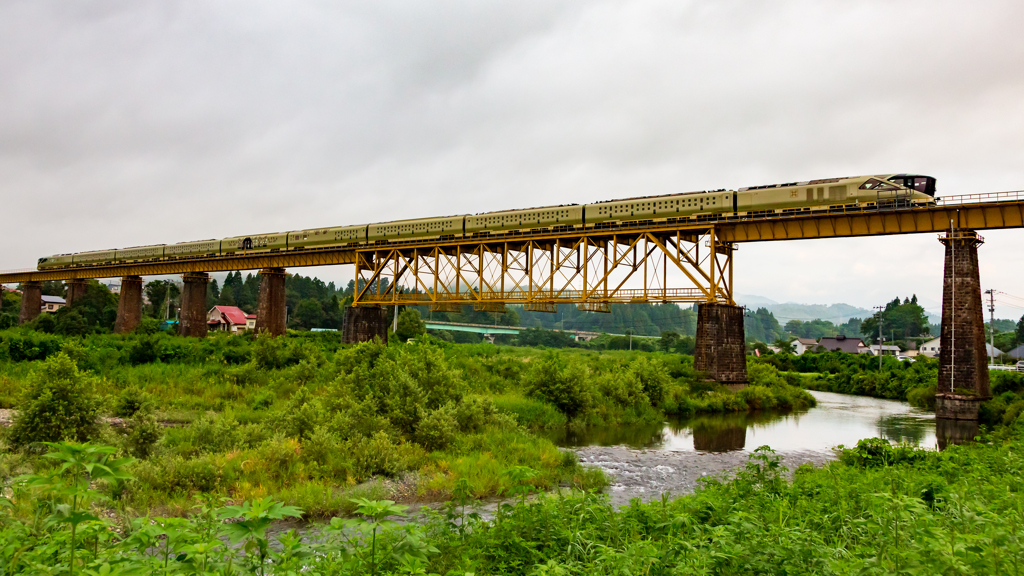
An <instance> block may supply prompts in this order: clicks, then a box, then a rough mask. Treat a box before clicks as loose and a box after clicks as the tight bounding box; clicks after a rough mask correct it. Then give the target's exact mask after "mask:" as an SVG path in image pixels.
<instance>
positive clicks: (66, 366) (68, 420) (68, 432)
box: [7, 352, 100, 448]
mask: <svg viewBox="0 0 1024 576" xmlns="http://www.w3.org/2000/svg"><path fill="white" fill-rule="evenodd" d="M90 388H91V387H90V386H89V383H88V381H87V379H86V376H85V375H84V374H82V373H81V372H79V370H78V366H76V365H75V363H74V361H72V360H71V358H69V357H68V355H67V354H65V353H64V352H60V353H58V354H56V355H54V356H51V357H50V358H47V359H46V360H45V361H43V363H42V365H41V366H40V367H39V368H38V369H36V370H34V371H33V372H32V374H30V376H29V389H28V394H27V395H26V398H28V401H27V402H26V403H25V404H24V405H23V406H22V408H21V410H19V411H18V414H17V416H15V417H14V425H13V426H11V430H10V433H9V434H8V436H7V441H8V442H10V444H11V446H14V447H16V448H20V447H23V446H29V445H33V444H36V443H39V442H59V441H61V440H75V441H78V442H85V441H87V440H89V439H90V438H91V437H92V436H94V435H95V434H96V433H97V432H98V427H99V416H100V413H99V410H100V401H99V400H98V399H97V398H96V397H95V396H94V395H93V393H92V391H91V390H90Z"/></svg>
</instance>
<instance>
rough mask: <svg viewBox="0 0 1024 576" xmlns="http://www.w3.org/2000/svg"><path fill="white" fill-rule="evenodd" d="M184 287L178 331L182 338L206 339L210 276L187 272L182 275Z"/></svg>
mask: <svg viewBox="0 0 1024 576" xmlns="http://www.w3.org/2000/svg"><path fill="white" fill-rule="evenodd" d="M181 280H182V282H184V284H185V285H184V287H182V289H181V315H180V316H179V317H178V330H179V333H180V334H181V335H182V336H192V337H195V338H205V337H206V328H207V326H206V284H207V283H209V281H210V275H209V274H204V273H203V272H186V273H184V274H182V275H181Z"/></svg>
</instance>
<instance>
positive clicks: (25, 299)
mask: <svg viewBox="0 0 1024 576" xmlns="http://www.w3.org/2000/svg"><path fill="white" fill-rule="evenodd" d="M42 308H43V283H42V282H22V283H21V312H20V313H19V314H18V324H25V323H27V322H31V321H33V320H35V319H36V317H37V316H39V313H40V312H41V311H42Z"/></svg>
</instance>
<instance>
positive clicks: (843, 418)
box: [552, 391, 977, 504]
mask: <svg viewBox="0 0 1024 576" xmlns="http://www.w3.org/2000/svg"><path fill="white" fill-rule="evenodd" d="M811 394H812V395H814V397H815V399H816V400H817V401H818V405H817V406H815V407H814V408H811V409H809V410H804V411H799V412H790V413H777V412H759V413H751V414H714V415H702V416H697V417H694V418H688V419H678V420H670V421H668V422H664V423H661V424H657V425H648V426H628V427H626V426H614V427H599V428H592V429H589V430H586V431H585V432H583V433H579V434H570V433H568V432H562V433H559V434H555V435H554V436H553V437H552V440H554V441H555V442H556V443H558V444H559V445H561V446H563V447H571V448H574V449H576V450H577V452H578V453H579V456H580V460H581V461H582V462H583V463H585V464H591V465H595V466H599V467H600V468H602V469H604V470H605V471H606V472H607V473H608V474H609V475H610V476H611V477H612V478H613V482H612V485H611V487H610V492H611V495H612V499H613V500H614V501H616V502H618V503H623V504H624V503H626V502H628V501H629V500H630V499H631V498H634V497H639V498H641V499H644V500H649V499H655V498H659V497H660V496H661V494H662V493H663V492H668V493H669V494H673V495H678V494H685V493H689V492H692V491H693V490H694V489H695V488H696V486H697V485H698V482H699V480H700V478H702V477H705V476H720V475H727V474H728V473H729V472H730V471H731V470H734V469H736V468H737V467H740V466H742V465H743V464H744V463H746V461H747V458H748V456H749V453H750V452H752V451H753V450H755V449H757V448H758V447H759V446H764V445H767V446H769V447H771V448H772V449H773V450H775V451H776V452H777V453H778V454H779V455H780V456H781V458H782V461H783V463H784V464H785V465H786V466H787V467H789V468H790V469H794V468H796V467H797V466H799V465H801V464H805V463H810V464H814V465H821V464H823V463H825V462H827V461H829V460H832V459H835V457H836V454H835V451H834V449H835V448H836V447H837V446H839V445H845V446H853V445H855V444H856V443H857V441H858V440H860V439H862V438H872V437H880V438H885V439H887V440H890V441H893V442H905V443H908V444H911V445H914V446H920V447H922V448H928V449H938V448H942V447H943V446H944V444H945V441H941V442H940V440H939V438H940V437H941V438H945V437H949V436H952V437H953V438H954V439H957V438H964V437H967V438H970V437H973V432H974V431H976V429H977V428H976V426H974V428H973V429H971V430H969V429H966V428H964V427H963V426H962V424H953V425H952V426H953V428H952V429H949V426H951V424H950V423H947V422H939V423H938V425H939V435H938V436H937V435H936V424H937V423H936V419H935V415H934V414H933V413H931V412H927V411H925V410H921V409H918V408H914V407H912V406H910V405H909V404H907V403H906V402H897V401H893V400H882V399H879V398H867V397H863V396H850V395H846V394H834V393H830V392H814V391H812V392H811ZM954 441H955V440H954Z"/></svg>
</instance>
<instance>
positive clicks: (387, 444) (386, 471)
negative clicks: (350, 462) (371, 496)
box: [353, 432, 400, 476]
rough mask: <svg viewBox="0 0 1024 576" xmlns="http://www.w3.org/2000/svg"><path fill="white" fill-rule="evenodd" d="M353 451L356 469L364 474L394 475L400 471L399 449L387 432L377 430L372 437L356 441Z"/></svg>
mask: <svg viewBox="0 0 1024 576" xmlns="http://www.w3.org/2000/svg"><path fill="white" fill-rule="evenodd" d="M353 453H354V455H355V461H356V470H357V471H358V472H359V473H360V475H362V476H375V475H377V474H383V475H384V476H394V475H395V474H397V473H398V469H399V463H400V458H399V454H398V449H397V447H396V446H395V445H394V443H392V442H391V438H390V437H389V436H388V435H387V433H386V432H377V433H375V434H374V435H373V436H372V437H370V438H363V439H360V440H358V441H356V444H355V446H354V449H353Z"/></svg>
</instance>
